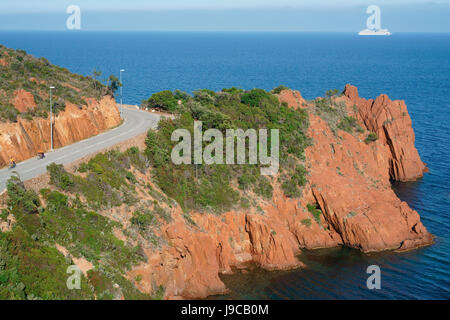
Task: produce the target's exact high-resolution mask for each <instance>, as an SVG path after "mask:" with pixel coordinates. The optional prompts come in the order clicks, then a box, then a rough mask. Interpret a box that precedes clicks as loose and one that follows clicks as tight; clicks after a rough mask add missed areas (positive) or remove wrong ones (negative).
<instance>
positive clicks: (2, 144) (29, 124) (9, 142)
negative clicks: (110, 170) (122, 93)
mask: <svg viewBox="0 0 450 320" xmlns="http://www.w3.org/2000/svg"><path fill="white" fill-rule="evenodd" d="M33 101H34V100H33ZM88 104H89V105H88V107H83V108H82V109H80V108H78V107H77V106H75V105H73V104H71V103H67V104H66V108H65V110H64V111H62V112H60V113H59V115H58V116H57V117H55V118H54V131H53V134H54V147H55V148H59V147H62V146H65V145H69V144H72V143H74V142H76V141H80V140H83V139H86V138H89V137H91V136H93V135H96V134H99V133H101V132H103V131H105V130H107V129H110V128H112V127H114V126H117V125H118V124H120V121H121V120H120V114H119V111H118V108H117V105H116V103H115V101H114V99H113V98H111V97H104V98H102V100H101V101H99V102H98V101H96V100H94V99H88ZM49 149H50V119H49V118H47V119H42V118H35V119H33V120H25V119H19V120H18V122H17V123H10V122H8V123H0V167H3V166H5V165H7V164H8V163H9V159H11V158H13V159H15V160H16V161H22V160H25V159H28V158H31V157H35V156H36V154H37V152H38V151H39V150H44V151H46V150H49Z"/></svg>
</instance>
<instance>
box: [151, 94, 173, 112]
mask: <svg viewBox="0 0 450 320" xmlns="http://www.w3.org/2000/svg"><path fill="white" fill-rule="evenodd" d="M177 105H178V100H177V99H176V98H175V96H174V95H173V93H172V92H171V91H169V90H164V91H161V92H157V93H154V94H152V96H151V97H150V98H149V99H148V100H144V101H143V102H142V106H143V107H144V108H145V107H148V108H152V109H159V110H163V111H168V112H175V110H176V109H177Z"/></svg>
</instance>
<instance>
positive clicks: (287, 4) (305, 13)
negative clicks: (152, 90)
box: [0, 0, 450, 32]
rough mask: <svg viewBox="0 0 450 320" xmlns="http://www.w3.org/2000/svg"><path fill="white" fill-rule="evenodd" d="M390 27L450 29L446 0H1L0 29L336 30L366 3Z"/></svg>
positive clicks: (360, 19)
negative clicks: (75, 22)
mask: <svg viewBox="0 0 450 320" xmlns="http://www.w3.org/2000/svg"><path fill="white" fill-rule="evenodd" d="M370 4H376V5H378V6H380V8H381V15H382V27H384V28H389V29H390V30H392V31H394V32H450V19H449V17H450V0H376V1H374V0H345V1H343V0H342V1H337V0H189V1H186V0H127V1H124V0H95V1H92V0H68V1H67V0H38V1H36V0H20V1H17V0H1V1H0V30H64V29H65V28H66V20H67V18H68V16H69V15H68V14H67V13H66V8H67V7H68V6H69V5H78V6H79V7H80V8H81V17H82V20H81V21H82V29H83V30H125V31H126V30H161V31H340V32H346V31H348V32H354V31H358V30H360V29H362V28H364V27H365V23H366V20H367V17H368V15H367V14H366V12H365V10H366V8H367V6H368V5H370Z"/></svg>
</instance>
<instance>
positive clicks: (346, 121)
mask: <svg viewBox="0 0 450 320" xmlns="http://www.w3.org/2000/svg"><path fill="white" fill-rule="evenodd" d="M358 127H359V125H358V121H357V120H356V119H355V118H353V117H347V116H346V117H344V118H343V119H342V120H341V121H340V122H339V124H338V128H339V129H341V130H344V131H345V132H348V133H352V132H353V130H354V129H356V128H358Z"/></svg>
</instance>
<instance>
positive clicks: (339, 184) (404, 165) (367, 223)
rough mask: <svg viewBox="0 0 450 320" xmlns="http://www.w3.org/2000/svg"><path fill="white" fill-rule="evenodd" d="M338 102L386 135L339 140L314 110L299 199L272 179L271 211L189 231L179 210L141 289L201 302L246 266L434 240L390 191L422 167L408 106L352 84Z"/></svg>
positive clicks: (293, 263)
mask: <svg viewBox="0 0 450 320" xmlns="http://www.w3.org/2000/svg"><path fill="white" fill-rule="evenodd" d="M279 99H280V100H281V101H282V102H286V103H288V104H289V105H290V106H291V107H294V108H306V109H308V110H310V111H311V108H314V106H313V105H312V104H308V103H307V102H306V101H305V100H303V98H302V97H301V95H300V93H299V92H292V91H283V92H282V93H281V94H280V95H279ZM336 99H339V100H340V101H343V102H344V103H345V104H346V106H347V108H348V110H349V112H350V113H352V112H353V113H355V112H356V113H357V116H358V119H359V121H360V124H361V125H362V126H364V127H365V128H367V129H368V130H369V131H374V132H376V133H377V134H378V135H379V137H380V139H378V140H377V141H375V142H373V143H370V144H366V143H364V141H363V140H364V138H365V135H366V134H367V132H365V133H359V134H355V135H351V134H349V133H347V132H344V131H342V130H338V132H337V134H335V133H334V132H333V131H332V130H331V128H330V127H329V125H328V124H327V122H325V121H324V120H322V119H321V118H319V117H318V116H316V115H314V114H313V113H311V114H310V129H309V134H310V136H311V137H312V139H313V140H314V143H313V146H311V147H308V148H307V150H306V159H307V164H306V166H307V168H308V171H309V172H310V175H309V177H308V180H309V184H308V185H307V186H306V187H305V190H304V192H303V196H302V197H301V199H289V198H286V197H285V196H284V195H283V193H282V191H281V190H280V187H279V185H278V183H277V181H276V178H274V179H273V186H274V194H273V199H272V201H267V202H262V203H259V205H260V206H261V208H262V209H263V211H264V214H261V213H258V212H256V211H255V209H254V208H251V209H249V210H242V211H239V212H234V211H232V212H228V213H226V214H223V215H221V216H220V217H218V216H216V215H212V214H211V215H210V214H200V213H195V212H193V213H191V216H192V219H193V220H194V221H195V225H189V224H187V223H186V221H185V220H184V219H183V218H182V213H181V210H180V209H177V210H175V211H174V212H173V217H174V222H172V223H170V224H169V225H166V226H165V227H164V228H163V230H162V234H161V236H162V237H163V238H164V239H166V241H167V243H168V245H167V246H164V247H163V248H162V249H160V250H152V249H146V253H147V255H148V256H149V261H148V262H147V263H144V264H142V265H140V266H137V267H136V268H134V269H133V270H132V271H131V272H129V274H128V277H129V279H134V278H135V277H136V276H138V275H139V276H140V277H139V278H142V281H140V282H139V283H136V286H137V287H138V288H140V289H141V290H142V291H144V292H152V291H153V290H154V288H155V286H154V285H155V284H158V285H159V284H162V285H164V287H165V288H166V292H165V293H166V298H180V297H181V298H202V297H206V296H208V295H212V294H218V293H224V292H226V290H227V289H226V287H225V285H224V284H223V282H222V281H221V280H220V278H219V274H220V273H230V272H232V270H233V268H244V267H245V266H246V265H247V264H248V263H254V264H257V265H258V266H260V267H262V268H265V269H268V270H274V269H291V268H297V267H302V266H304V264H303V263H302V262H301V260H302V257H301V252H300V249H301V248H306V249H315V248H327V247H335V246H338V245H346V246H349V247H352V248H355V249H358V250H361V251H362V252H371V251H380V250H409V249H412V248H417V247H420V246H424V245H428V244H430V243H432V241H433V237H432V235H431V234H430V233H428V232H427V230H426V228H425V227H424V226H423V224H422V223H421V221H420V217H419V215H418V213H417V212H416V211H414V210H412V209H411V208H410V207H409V206H408V204H407V203H405V202H402V201H401V200H400V199H398V197H397V196H396V195H395V193H394V192H393V190H392V189H391V185H390V178H394V179H399V180H408V179H413V178H416V177H419V176H421V175H422V173H423V170H424V168H425V166H424V165H423V163H422V161H420V157H419V155H418V153H417V150H416V149H415V147H414V133H413V131H412V128H411V119H410V118H409V116H408V114H407V111H406V106H405V105H404V103H403V102H396V101H391V100H389V98H387V96H385V95H382V96H380V97H379V98H377V99H376V100H374V101H373V100H367V101H366V100H364V99H361V98H359V97H358V95H357V90H356V88H354V87H351V86H347V87H346V90H345V95H344V96H343V97H340V98H336ZM353 105H356V109H354V108H353ZM405 113H406V114H405ZM389 119H390V120H391V121H390V122H389V123H388V122H386V120H389ZM143 178H144V177H143ZM307 204H316V206H317V207H318V208H320V209H321V211H322V213H323V214H322V215H321V216H320V219H319V221H317V222H316V221H315V219H314V217H313V215H312V214H311V213H310V212H309V211H308V210H306V209H305V208H306V205H307ZM308 221H309V222H310V223H307V222H308Z"/></svg>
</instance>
